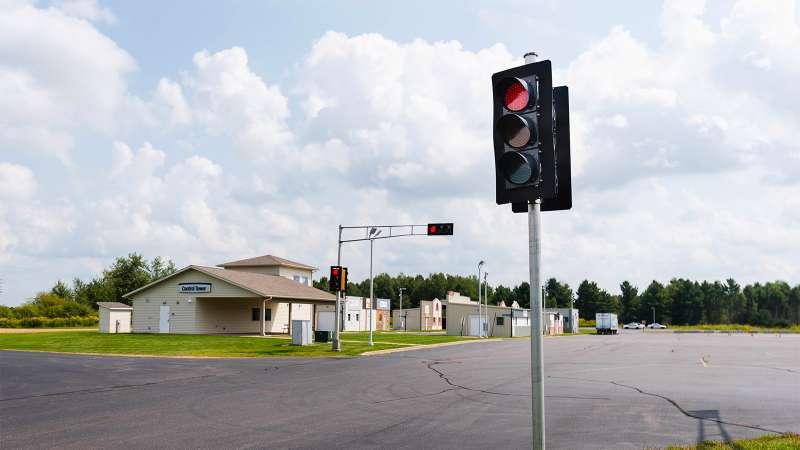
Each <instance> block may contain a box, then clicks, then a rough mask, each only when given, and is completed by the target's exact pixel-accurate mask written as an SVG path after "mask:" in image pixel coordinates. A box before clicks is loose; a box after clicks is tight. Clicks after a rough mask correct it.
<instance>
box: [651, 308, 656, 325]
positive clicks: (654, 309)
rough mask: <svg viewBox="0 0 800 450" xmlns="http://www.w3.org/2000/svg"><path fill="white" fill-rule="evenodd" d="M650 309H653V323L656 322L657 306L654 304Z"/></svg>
mask: <svg viewBox="0 0 800 450" xmlns="http://www.w3.org/2000/svg"><path fill="white" fill-rule="evenodd" d="M650 309H652V310H653V323H656V308H655V306H653V307H650Z"/></svg>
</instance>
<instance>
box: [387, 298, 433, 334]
mask: <svg viewBox="0 0 800 450" xmlns="http://www.w3.org/2000/svg"><path fill="white" fill-rule="evenodd" d="M442 313H443V309H442V301H441V300H439V299H438V298H435V299H433V300H421V301H420V302H419V307H417V308H403V315H402V316H401V315H400V310H399V309H396V310H394V311H392V322H393V323H396V324H399V325H400V326H398V327H397V328H396V329H402V330H407V331H423V330H424V331H430V330H441V329H442V326H443V322H444V321H443V316H442Z"/></svg>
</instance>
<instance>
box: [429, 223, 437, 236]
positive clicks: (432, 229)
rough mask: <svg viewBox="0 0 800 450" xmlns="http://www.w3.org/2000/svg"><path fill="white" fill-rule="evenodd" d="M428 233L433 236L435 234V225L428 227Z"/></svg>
mask: <svg viewBox="0 0 800 450" xmlns="http://www.w3.org/2000/svg"><path fill="white" fill-rule="evenodd" d="M428 233H429V234H433V233H436V225H431V226H429V227H428Z"/></svg>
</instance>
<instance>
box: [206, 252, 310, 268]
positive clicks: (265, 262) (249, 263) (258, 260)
mask: <svg viewBox="0 0 800 450" xmlns="http://www.w3.org/2000/svg"><path fill="white" fill-rule="evenodd" d="M254 266H266V267H269V266H284V267H294V268H296V269H307V270H311V271H314V270H319V269H317V268H316V267H313V266H309V265H308V264H303V263H299V262H295V261H289V260H288V259H285V258H280V257H278V256H273V255H263V256H256V257H255V258H247V259H240V260H238V261H230V262H226V263H222V264H217V267H254Z"/></svg>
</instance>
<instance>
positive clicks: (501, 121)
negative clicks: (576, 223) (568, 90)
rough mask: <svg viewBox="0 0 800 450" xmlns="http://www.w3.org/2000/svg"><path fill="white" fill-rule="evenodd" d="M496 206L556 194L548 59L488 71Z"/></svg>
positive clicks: (551, 82)
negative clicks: (491, 95) (494, 71)
mask: <svg viewBox="0 0 800 450" xmlns="http://www.w3.org/2000/svg"><path fill="white" fill-rule="evenodd" d="M492 90H493V98H494V157H495V184H496V190H497V191H496V201H497V204H498V205H501V204H505V203H513V202H528V201H533V200H535V199H537V198H542V199H545V198H554V197H555V196H556V195H557V183H556V167H555V149H554V146H553V81H552V68H551V66H550V61H540V62H535V63H531V64H525V65H523V66H519V67H515V68H513V69H508V70H504V71H502V72H498V73H496V74H494V75H492Z"/></svg>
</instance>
